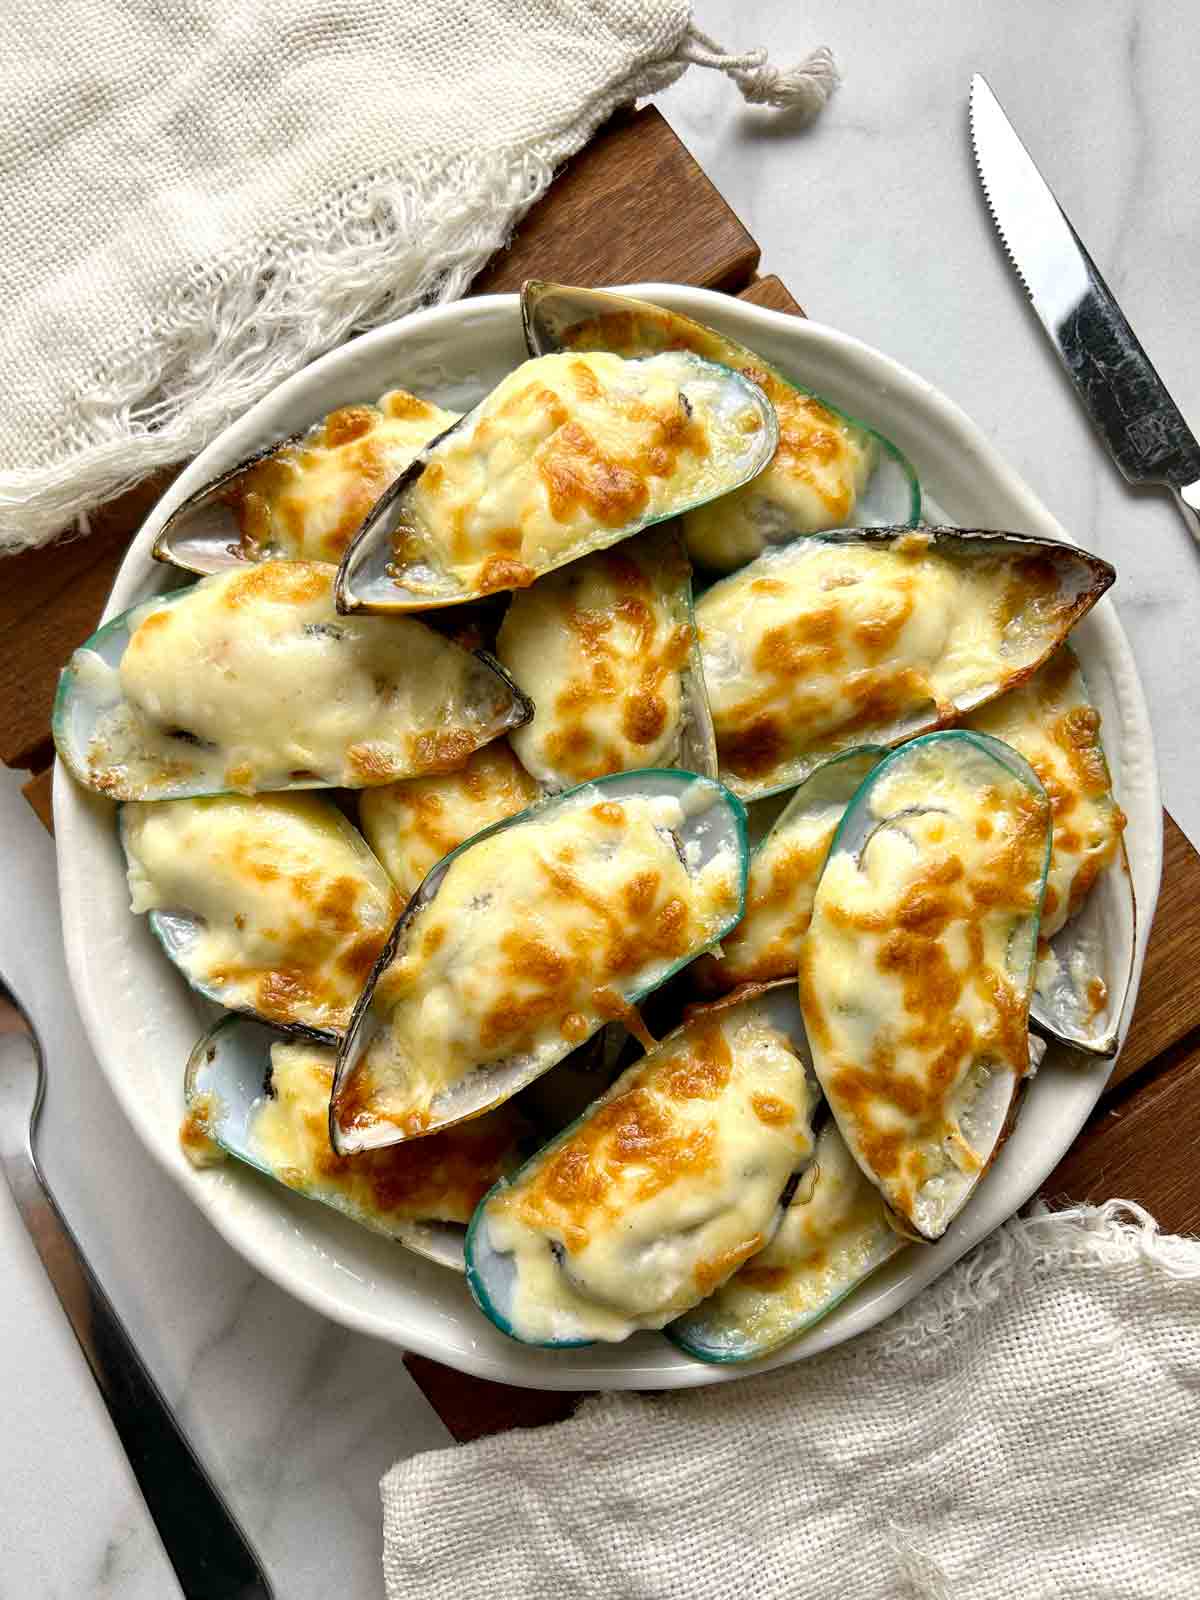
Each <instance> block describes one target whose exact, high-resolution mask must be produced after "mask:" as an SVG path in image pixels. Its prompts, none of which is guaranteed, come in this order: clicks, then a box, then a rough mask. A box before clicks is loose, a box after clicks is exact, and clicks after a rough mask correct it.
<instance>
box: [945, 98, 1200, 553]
mask: <svg viewBox="0 0 1200 1600" xmlns="http://www.w3.org/2000/svg"><path fill="white" fill-rule="evenodd" d="M970 123H971V143H972V145H973V147H974V151H975V165H976V168H977V170H978V173H979V181H980V184H981V185H982V188H983V194H984V199H985V200H986V201H987V206H988V210H989V211H990V212H991V216H992V221H993V222H994V223H995V225H996V232H997V233H998V234H999V235H1000V242H1001V244H1002V245H1003V246H1004V248H1005V251H1006V252H1007V254H1008V257H1009V259H1010V261H1011V262H1012V264H1013V267H1014V268H1015V269H1016V273H1017V276H1018V278H1019V279H1020V280H1021V282H1022V284H1023V285H1024V286H1025V290H1026V292H1027V293H1028V295H1029V298H1030V300H1031V301H1032V303H1033V309H1034V311H1035V312H1036V313H1037V315H1038V318H1039V319H1040V321H1041V323H1042V326H1043V327H1044V328H1045V330H1046V332H1047V333H1048V334H1049V335H1050V342H1051V343H1052V344H1053V346H1054V349H1055V351H1056V352H1057V354H1058V358H1059V360H1060V361H1061V362H1062V364H1063V366H1064V367H1065V368H1066V369H1067V373H1068V375H1069V376H1070V378H1071V381H1072V383H1073V384H1074V385H1075V388H1076V391H1077V392H1078V394H1079V397H1080V399H1081V400H1082V401H1083V404H1084V407H1085V409H1086V410H1087V412H1088V415H1089V416H1090V417H1091V419H1092V421H1093V423H1094V424H1095V426H1096V428H1097V430H1098V431H1099V433H1100V437H1101V438H1102V439H1103V440H1104V443H1105V444H1106V445H1107V446H1108V450H1109V453H1110V454H1111V456H1112V458H1113V460H1114V461H1115V462H1116V464H1117V466H1118V467H1119V468H1120V470H1121V472H1122V473H1123V474H1124V475H1125V477H1126V478H1127V479H1128V480H1129V482H1130V483H1135V484H1160V485H1163V486H1165V487H1167V488H1169V489H1172V490H1173V491H1174V492H1175V494H1176V496H1177V498H1178V501H1179V505H1180V509H1181V510H1182V512H1183V515H1184V518H1185V520H1186V521H1187V524H1188V527H1189V528H1190V529H1191V531H1192V533H1193V534H1194V535H1195V536H1196V538H1198V539H1200V444H1198V443H1197V441H1196V438H1195V435H1194V434H1193V433H1192V431H1191V429H1190V428H1189V427H1188V425H1187V423H1186V422H1185V421H1184V419H1183V416H1182V414H1181V413H1180V410H1179V407H1178V406H1177V405H1176V404H1175V402H1174V400H1172V398H1171V396H1170V394H1169V393H1168V392H1167V388H1166V385H1165V384H1164V383H1163V381H1162V379H1161V378H1160V377H1159V375H1158V373H1157V372H1156V371H1155V370H1154V365H1153V363H1152V362H1151V360H1150V357H1149V356H1148V355H1147V354H1146V352H1145V351H1144V350H1143V349H1142V346H1141V344H1140V343H1139V342H1138V339H1137V335H1136V334H1135V333H1134V331H1133V329H1132V328H1131V327H1130V326H1129V323H1128V321H1127V320H1126V318H1125V315H1124V313H1123V312H1122V310H1121V308H1120V306H1119V305H1118V304H1117V302H1116V299H1115V298H1114V296H1113V293H1112V291H1111V289H1109V287H1108V285H1107V284H1106V283H1105V281H1104V279H1103V278H1102V277H1101V275H1100V272H1099V270H1098V269H1097V267H1096V264H1095V262H1094V261H1093V260H1092V258H1091V256H1090V255H1089V254H1088V252H1087V250H1086V248H1085V247H1084V245H1083V242H1082V240H1081V239H1080V237H1079V235H1078V234H1077V233H1076V232H1075V229H1074V228H1073V227H1072V226H1071V224H1070V222H1069V221H1068V219H1067V216H1066V213H1065V212H1064V211H1063V209H1062V207H1061V206H1060V205H1059V203H1058V201H1057V200H1056V199H1055V197H1054V193H1053V191H1052V190H1051V188H1050V186H1049V184H1048V183H1047V182H1046V180H1045V178H1043V177H1042V175H1041V173H1040V172H1039V171H1038V169H1037V167H1036V166H1035V165H1034V162H1033V158H1032V157H1031V156H1030V154H1029V152H1028V150H1026V148H1025V146H1024V145H1023V144H1022V142H1021V140H1020V139H1019V138H1018V136H1017V133H1016V131H1015V129H1014V128H1013V126H1012V124H1011V123H1010V122H1009V120H1008V118H1007V117H1006V116H1005V114H1004V111H1003V108H1002V107H1001V105H1000V102H999V101H998V100H997V99H996V96H995V95H994V94H993V93H992V90H991V87H990V86H989V84H988V82H987V79H986V78H984V77H983V76H982V75H981V74H979V73H976V74H975V75H974V77H973V78H972V79H971V96H970Z"/></svg>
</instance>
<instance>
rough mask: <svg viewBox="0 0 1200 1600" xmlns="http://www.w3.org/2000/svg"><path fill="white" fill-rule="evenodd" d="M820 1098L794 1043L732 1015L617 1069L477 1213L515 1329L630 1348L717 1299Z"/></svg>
mask: <svg viewBox="0 0 1200 1600" xmlns="http://www.w3.org/2000/svg"><path fill="white" fill-rule="evenodd" d="M814 1099H815V1095H814V1092H813V1088H812V1086H811V1084H810V1083H809V1081H808V1080H807V1078H806V1075H805V1069H804V1064H803V1062H802V1061H801V1060H800V1058H799V1057H798V1056H797V1055H796V1053H795V1051H794V1050H793V1048H792V1046H791V1044H790V1042H789V1041H788V1039H787V1038H786V1037H785V1036H784V1035H783V1034H782V1033H781V1032H779V1031H778V1030H777V1029H775V1028H773V1027H771V1026H770V1025H769V1024H768V1023H767V1022H765V1021H764V1020H763V1019H761V1018H760V1017H757V1016H755V1015H753V1013H749V1014H748V1013H747V1012H746V1011H745V1010H738V1009H733V1010H731V1012H730V1013H729V1015H728V1016H726V1017H715V1018H705V1019H703V1020H701V1019H697V1020H696V1021H694V1022H692V1023H690V1024H688V1025H687V1026H686V1027H685V1028H683V1029H681V1030H680V1032H679V1033H678V1034H676V1035H675V1036H673V1037H672V1038H671V1039H668V1040H666V1041H665V1042H664V1043H663V1044H662V1045H660V1046H659V1047H658V1049H657V1050H655V1051H654V1052H653V1053H652V1054H651V1055H649V1056H647V1057H646V1058H645V1059H644V1060H643V1061H640V1062H639V1063H638V1064H637V1065H636V1066H633V1067H631V1068H630V1069H629V1070H628V1071H627V1072H625V1073H623V1074H622V1076H621V1077H620V1078H619V1079H618V1080H617V1082H616V1083H615V1084H614V1085H613V1087H612V1089H611V1090H610V1091H609V1092H608V1094H606V1095H605V1096H604V1098H603V1099H602V1100H601V1101H600V1102H599V1103H598V1105H597V1106H596V1108H595V1109H594V1110H593V1111H592V1112H590V1113H589V1114H588V1116H587V1117H586V1118H585V1120H584V1121H583V1122H582V1123H580V1124H579V1126H578V1127H576V1128H575V1129H574V1131H573V1132H571V1133H569V1134H568V1135H567V1137H566V1138H565V1140H564V1141H563V1142H561V1143H558V1144H555V1145H552V1146H551V1147H550V1150H549V1151H548V1152H547V1153H546V1155H545V1156H543V1157H538V1158H537V1159H536V1160H535V1161H534V1162H533V1163H531V1164H530V1166H529V1167H527V1168H526V1169H525V1170H524V1171H523V1172H522V1173H521V1174H520V1175H519V1176H518V1178H517V1180H516V1182H515V1183H514V1184H513V1185H512V1187H510V1188H504V1189H501V1190H500V1191H499V1192H498V1193H497V1194H496V1195H495V1196H494V1197H493V1198H492V1199H491V1200H489V1201H488V1203H487V1206H486V1208H485V1210H484V1213H483V1218H484V1219H485V1220H486V1224H487V1227H488V1230H489V1236H490V1244H491V1246H492V1248H493V1249H495V1250H498V1251H502V1252H505V1253H507V1254H510V1255H511V1256H512V1258H513V1263H514V1266H515V1272H516V1284H515V1290H514V1294H513V1300H512V1304H511V1306H506V1308H505V1311H506V1314H507V1316H508V1319H509V1321H510V1323H511V1325H512V1328H513V1331H514V1332H515V1333H516V1335H517V1336H518V1337H519V1338H522V1339H526V1340H531V1341H534V1342H545V1341H548V1340H559V1339H563V1338H573V1339H580V1338H584V1339H624V1338H627V1337H628V1335H629V1334H630V1333H632V1332H633V1331H634V1329H635V1328H661V1327H662V1326H663V1325H664V1324H665V1323H667V1322H669V1321H670V1320H671V1319H672V1318H673V1317H676V1316H678V1315H679V1314H680V1313H681V1312H682V1311H685V1310H687V1308H688V1307H689V1306H693V1305H695V1304H696V1302H697V1301H699V1300H701V1299H703V1298H704V1297H705V1296H706V1295H708V1294H711V1293H712V1292H713V1290H714V1289H715V1288H717V1286H718V1285H719V1284H721V1283H723V1282H724V1281H725V1279H726V1278H728V1277H729V1276H730V1275H731V1274H732V1273H734V1272H736V1271H737V1269H738V1267H740V1266H741V1265H742V1263H743V1262H744V1261H746V1260H747V1259H749V1257H751V1256H754V1255H756V1254H757V1253H758V1252H759V1251H760V1250H761V1249H762V1247H763V1245H764V1244H766V1242H767V1240H768V1238H769V1237H770V1235H771V1233H772V1231H773V1229H774V1227H775V1225H776V1223H777V1221H778V1208H779V1202H780V1198H781V1196H782V1194H783V1192H784V1189H785V1187H786V1185H787V1181H788V1178H789V1177H790V1176H791V1174H792V1173H793V1172H795V1170H796V1169H797V1167H798V1166H800V1164H801V1163H802V1161H803V1160H804V1159H805V1157H807V1156H808V1155H809V1153H810V1152H811V1150H812V1133H811V1127H810V1117H811V1112H812V1105H813V1101H814Z"/></svg>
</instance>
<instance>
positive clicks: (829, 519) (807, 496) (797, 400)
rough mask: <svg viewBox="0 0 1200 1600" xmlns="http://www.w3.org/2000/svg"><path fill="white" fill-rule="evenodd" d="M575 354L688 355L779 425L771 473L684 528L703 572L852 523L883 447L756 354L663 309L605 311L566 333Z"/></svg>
mask: <svg viewBox="0 0 1200 1600" xmlns="http://www.w3.org/2000/svg"><path fill="white" fill-rule="evenodd" d="M561 336H562V339H563V342H564V343H565V344H567V345H568V346H569V347H570V348H571V349H572V350H612V351H615V352H616V353H617V354H619V355H623V356H627V357H628V356H642V355H647V354H650V353H653V352H655V351H663V350H690V351H693V352H694V353H695V354H696V355H698V356H702V357H703V358H704V359H705V360H706V361H716V362H719V363H720V364H721V365H722V366H726V367H731V368H733V369H734V370H735V371H738V372H741V373H743V374H744V376H746V377H748V378H749V379H751V381H752V382H754V383H757V384H758V386H759V387H760V388H761V389H762V390H763V392H764V393H765V394H766V396H767V398H768V400H770V402H771V404H772V406H773V407H774V410H775V415H776V417H777V418H778V421H779V445H778V447H777V449H776V451H775V454H774V456H773V457H772V458H771V461H770V463H769V464H768V466H767V467H766V469H765V470H764V471H763V472H761V473H760V474H759V476H758V477H757V478H755V479H754V480H753V481H752V482H750V483H748V484H743V485H742V487H741V488H739V489H735V490H734V491H733V492H732V493H731V494H727V495H723V496H722V497H721V498H720V499H719V500H714V501H710V502H708V504H706V505H702V506H697V507H696V508H694V509H693V510H691V511H689V512H687V513H686V515H685V517H684V520H683V527H684V534H685V536H686V539H687V545H688V550H689V551H690V553H691V555H692V556H693V558H694V559H695V560H696V561H698V562H700V563H701V565H703V566H706V567H710V568H713V569H715V570H717V571H720V572H729V571H732V570H733V568H735V567H738V566H740V565H741V564H742V563H743V562H746V561H749V560H751V559H752V558H753V557H755V556H757V555H760V554H761V553H762V551H763V550H764V549H765V548H766V547H767V545H769V544H777V543H779V542H781V541H782V540H785V539H789V538H793V537H794V536H795V535H796V534H800V533H815V532H816V531H818V530H819V529H822V528H835V527H838V526H841V525H843V524H845V523H848V522H850V521H851V520H852V517H853V513H854V509H855V505H856V503H857V500H858V496H859V494H861V492H862V490H863V488H864V487H865V485H866V483H867V480H868V478H869V477H870V475H871V472H872V470H873V468H874V466H875V462H876V458H877V455H878V447H877V445H876V443H875V440H874V439H873V438H872V436H871V435H870V434H869V433H866V432H865V431H864V430H863V429H861V428H857V427H855V426H854V424H853V423H850V422H848V421H847V420H846V419H845V418H844V417H839V416H838V415H837V414H836V413H835V412H832V411H830V410H829V408H828V407H827V406H824V405H822V404H821V402H820V401H819V400H817V399H816V398H815V397H814V396H812V395H808V394H805V393H803V392H802V391H801V390H799V389H797V388H796V387H795V386H794V385H793V384H791V383H788V382H787V380H786V379H785V378H783V377H782V376H781V375H780V374H779V373H777V372H775V371H773V370H772V369H771V368H770V367H768V366H767V365H766V363H765V362H764V361H762V359H761V358H760V357H759V356H757V355H755V354H754V352H753V351H752V350H747V349H746V347H745V346H744V345H740V344H737V343H735V342H734V341H733V340H731V339H726V338H724V337H723V336H722V335H721V334H719V333H717V332H716V331H715V330H714V329H712V328H706V327H705V326H704V325H703V324H702V323H699V322H693V321H692V319H691V318H690V317H684V316H680V315H679V314H678V313H677V312H674V311H667V310H664V309H663V308H662V307H657V306H650V305H648V304H640V305H638V306H637V307H636V309H623V310H614V311H601V312H600V313H599V314H598V315H596V316H594V317H590V318H587V319H586V320H582V321H579V322H577V323H575V325H574V326H573V327H570V328H567V329H565V330H563V331H562V335H561Z"/></svg>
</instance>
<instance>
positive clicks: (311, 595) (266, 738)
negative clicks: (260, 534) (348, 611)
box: [72, 561, 514, 799]
mask: <svg viewBox="0 0 1200 1600" xmlns="http://www.w3.org/2000/svg"><path fill="white" fill-rule="evenodd" d="M333 578H334V569H333V568H332V567H330V566H325V565H322V564H320V563H317V562H284V561H271V562H265V563H263V564H261V565H256V566H250V567H246V568H239V569H237V570H234V571H230V572H223V573H219V574H217V575H215V576H213V577H210V578H205V579H203V580H201V582H200V583H198V584H196V585H195V587H194V588H192V589H189V590H187V591H186V592H185V593H184V595H183V598H182V599H179V600H176V601H171V602H169V603H168V602H164V601H162V600H152V601H149V602H147V604H146V605H145V606H143V607H141V608H140V609H139V610H138V611H137V612H135V613H133V615H132V616H131V619H130V628H131V636H130V639H129V643H128V645H127V647H126V649H125V652H124V654H123V656H122V659H121V664H120V668H119V671H116V672H114V670H113V669H112V668H109V667H107V666H106V665H105V663H104V662H103V661H101V660H100V658H99V656H97V655H96V654H95V653H94V652H92V651H89V650H87V649H82V650H79V651H77V652H76V654H75V656H74V657H73V658H72V664H73V667H74V668H75V669H76V670H77V671H78V672H79V673H80V680H79V683H80V690H81V692H86V693H89V694H91V695H93V696H95V697H96V699H97V702H98V703H99V704H103V705H107V706H108V708H109V709H107V710H105V711H103V712H101V714H100V715H99V717H98V719H97V724H96V728H95V732H94V734H93V735H92V738H91V742H90V745H89V746H88V750H87V756H86V768H87V770H86V777H87V781H88V782H90V783H91V784H92V786H93V787H95V788H98V789H101V790H102V791H103V792H105V793H109V794H112V795H113V796H114V797H115V798H118V799H141V798H157V797H159V796H160V795H161V794H163V793H164V792H168V793H169V792H170V791H171V789H172V788H173V787H174V788H176V789H178V787H179V786H180V785H182V784H185V783H186V784H189V785H191V784H194V785H195V786H196V787H201V786H203V787H206V788H209V787H210V788H212V789H213V790H220V789H229V790H237V791H240V792H243V793H253V792H254V791H256V790H259V789H279V788H286V787H295V786H297V785H300V786H303V785H305V784H309V785H311V786H314V787H315V786H320V785H339V786H343V787H347V788H362V787H364V786H367V785H371V784H377V783H387V782H391V781H393V780H394V779H396V778H400V777H410V776H414V775H416V774H418V773H422V772H430V771H435V772H436V771H444V770H446V769H448V768H452V767H455V766H458V765H461V763H462V762H463V761H464V760H465V759H466V757H467V756H468V755H470V754H471V752H472V751H473V750H475V749H477V748H478V747H479V746H480V745H482V744H485V743H487V742H488V740H489V739H492V738H494V737H495V736H496V735H497V734H498V733H499V732H501V731H502V730H503V728H504V726H505V725H506V724H507V723H508V722H510V721H511V720H512V718H513V715H514V711H513V699H512V695H511V692H510V691H509V690H508V688H507V687H506V686H505V685H504V684H503V682H502V681H501V680H500V678H499V677H498V676H497V675H496V674H495V673H494V672H491V671H489V670H488V669H486V668H485V667H484V665H483V664H482V663H481V662H480V661H478V660H477V659H476V658H475V657H473V656H471V655H470V654H468V653H467V652H466V651H464V650H462V649H460V648H459V647H458V646H457V645H455V644H452V643H451V642H450V641H449V640H448V639H445V638H443V637H442V636H441V635H440V634H438V633H435V632H434V630H433V629H432V628H429V627H427V626H426V625H425V624H424V623H421V622H418V621H415V620H414V619H411V618H391V617H389V618H374V617H359V616H353V617H341V616H338V615H337V613H336V611H335V610H334V604H333V592H332V591H333ZM181 731H182V732H183V733H184V734H186V736H187V738H186V739H181V738H180V737H178V735H179V733H180V732H181Z"/></svg>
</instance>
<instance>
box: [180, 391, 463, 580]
mask: <svg viewBox="0 0 1200 1600" xmlns="http://www.w3.org/2000/svg"><path fill="white" fill-rule="evenodd" d="M457 421H458V413H457V412H454V411H443V410H442V409H441V407H440V406H435V405H432V404H431V403H430V402H429V401H428V400H422V399H420V398H419V397H418V396H417V395H415V394H409V393H408V392H407V390H404V389H391V390H389V391H388V393H387V394H385V395H383V396H382V397H381V398H380V400H379V401H378V403H377V404H376V405H348V406H341V407H339V408H338V410H336V411H331V412H330V413H329V415H328V416H326V417H323V418H322V419H321V420H320V422H318V423H317V424H316V425H315V426H314V427H312V428H310V429H309V430H308V431H307V432H306V433H298V434H291V435H289V436H288V437H287V438H286V439H279V440H276V441H274V442H273V443H271V444H269V445H266V446H265V447H264V448H263V449H261V450H257V451H255V453H254V454H253V455H252V456H250V457H249V458H248V459H247V460H245V461H241V462H239V463H238V464H237V465H236V466H235V467H231V468H230V469H229V470H228V471H226V472H222V473H221V474H220V475H219V476H218V477H216V478H214V479H213V480H212V481H211V482H210V483H206V484H203V485H202V486H201V487H200V488H199V489H197V490H196V491H195V492H194V493H193V494H190V495H189V496H188V497H187V499H186V500H184V501H183V502H182V503H181V504H180V505H178V506H176V508H175V510H174V511H173V512H172V513H171V515H170V516H169V517H168V518H167V520H166V522H165V523H164V524H163V527H162V530H161V531H160V533H159V535H158V537H157V539H156V540H155V541H154V552H153V553H154V557H155V559H156V560H158V561H168V562H170V563H171V564H172V565H173V566H176V567H182V568H183V570H184V571H185V572H196V573H200V574H206V573H210V572H221V571H224V569H225V568H226V567H236V566H241V565H243V564H244V563H246V562H248V561H280V560H282V561H329V562H332V563H333V565H334V566H336V565H337V564H338V562H339V561H340V560H341V559H342V557H343V556H344V555H345V553H346V550H347V547H348V546H349V544H350V541H351V540H352V539H353V538H354V535H355V534H356V533H357V532H358V530H359V528H360V527H361V526H362V524H363V521H364V519H365V518H366V515H367V513H368V512H369V511H370V509H371V507H372V506H373V505H374V504H375V502H376V500H378V499H379V497H380V495H381V494H382V493H383V492H384V490H385V489H386V488H388V487H389V485H390V484H393V483H394V482H395V481H396V479H397V478H398V477H399V476H400V474H401V473H402V472H403V471H404V469H405V468H406V467H407V466H409V464H410V463H411V462H412V461H413V460H414V458H415V457H416V455H417V453H418V452H419V451H420V450H421V449H423V448H424V446H425V445H427V444H429V443H430V442H431V441H432V440H433V439H436V438H437V436H438V435H439V434H440V433H444V432H445V431H446V429H447V428H448V427H450V425H451V424H452V423H454V422H457Z"/></svg>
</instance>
